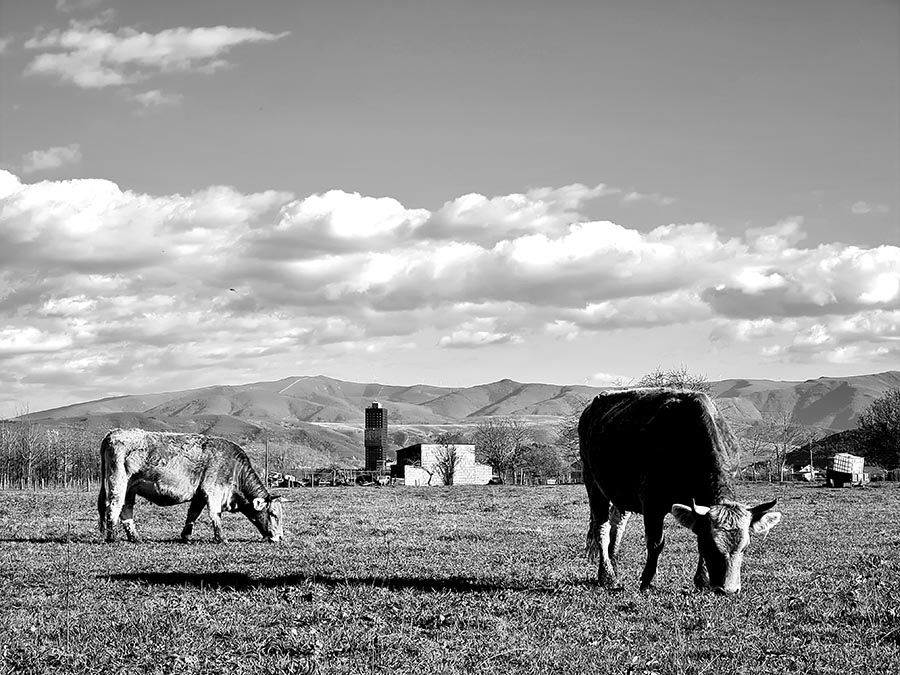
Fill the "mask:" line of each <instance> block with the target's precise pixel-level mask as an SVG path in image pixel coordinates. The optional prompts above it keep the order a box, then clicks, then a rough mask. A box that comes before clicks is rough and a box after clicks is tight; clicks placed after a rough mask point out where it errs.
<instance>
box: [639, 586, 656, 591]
mask: <svg viewBox="0 0 900 675" xmlns="http://www.w3.org/2000/svg"><path fill="white" fill-rule="evenodd" d="M655 590H656V586H654V585H653V584H641V593H649V592H650V591H655Z"/></svg>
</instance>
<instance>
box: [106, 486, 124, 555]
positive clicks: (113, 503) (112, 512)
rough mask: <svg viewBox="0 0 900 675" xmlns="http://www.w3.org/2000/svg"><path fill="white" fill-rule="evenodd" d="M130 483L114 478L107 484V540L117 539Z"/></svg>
mask: <svg viewBox="0 0 900 675" xmlns="http://www.w3.org/2000/svg"><path fill="white" fill-rule="evenodd" d="M127 489H128V485H127V482H126V481H125V480H118V479H116V478H112V479H110V480H109V481H108V482H107V486H106V513H105V516H106V541H107V542H109V543H111V542H114V541H115V540H116V538H117V537H118V533H119V523H120V522H121V520H120V518H121V514H122V508H123V507H124V506H125V494H126V492H127Z"/></svg>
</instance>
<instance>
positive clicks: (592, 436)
mask: <svg viewBox="0 0 900 675" xmlns="http://www.w3.org/2000/svg"><path fill="white" fill-rule="evenodd" d="M578 437H579V445H580V448H581V460H582V463H583V464H584V482H585V487H586V488H587V492H588V498H589V501H590V507H591V524H590V528H589V529H588V534H587V550H588V554H589V555H590V556H591V558H593V557H594V556H596V555H597V554H598V553H599V555H600V563H599V567H598V569H597V580H598V582H599V583H600V584H601V585H603V586H608V587H613V588H616V587H618V586H619V580H618V578H617V560H616V555H617V551H618V548H619V544H620V543H621V541H622V536H623V535H624V533H625V526H626V524H627V522H628V517H629V516H630V515H631V513H632V512H636V513H642V514H644V529H645V533H646V543H647V563H646V565H645V566H644V572H643V574H642V575H641V590H646V589H648V588H650V586H651V584H652V582H653V578H654V577H655V576H656V566H657V562H658V560H659V555H660V553H662V550H663V544H664V535H663V520H664V519H665V517H666V514H668V513H671V514H672V515H673V516H675V518H676V520H677V521H678V522H679V523H681V524H682V525H684V526H685V527H687V528H689V529H690V530H692V531H693V532H694V533H695V534H696V535H697V546H698V549H699V553H700V556H699V561H698V563H697V572H696V574H695V575H694V583H695V584H696V585H697V587H698V588H710V587H711V588H712V589H713V590H714V591H716V592H717V593H723V594H731V593H736V592H738V591H739V590H740V588H741V561H742V559H743V555H744V549H746V548H747V545H748V544H749V543H750V532H753V533H755V534H766V533H768V531H769V530H770V529H772V528H773V527H774V526H775V525H777V524H778V522H779V521H780V520H781V514H780V513H778V512H775V511H772V508H773V507H774V506H775V500H773V501H771V502H766V503H765V504H760V505H759V506H754V507H752V508H750V507H747V506H745V505H743V504H740V503H738V502H736V501H734V496H735V494H734V488H733V487H732V482H731V477H732V475H733V474H734V472H735V470H736V469H737V465H738V448H737V442H736V441H735V438H734V436H733V435H732V433H731V431H730V430H729V429H728V426H727V425H726V423H725V420H724V419H723V418H722V416H721V415H720V414H719V413H718V411H717V410H716V408H715V406H714V405H713V403H712V401H711V400H710V399H709V397H708V396H707V395H706V394H702V393H698V392H693V391H681V390H674V389H630V390H621V391H611V392H605V393H602V394H600V395H599V396H597V397H596V398H595V399H594V400H593V402H592V403H591V404H590V405H588V407H587V408H585V410H584V412H583V413H582V415H581V419H580V421H579V423H578ZM700 505H702V506H700Z"/></svg>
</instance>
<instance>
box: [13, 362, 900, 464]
mask: <svg viewBox="0 0 900 675" xmlns="http://www.w3.org/2000/svg"><path fill="white" fill-rule="evenodd" d="M898 387H900V371H890V372H885V373H879V374H873V375H859V376H853V377H844V378H835V377H821V378H817V379H814V380H807V381H804V382H784V381H772V380H751V379H731V380H722V381H718V382H713V383H712V394H713V396H714V397H715V399H716V404H717V405H718V406H719V408H720V409H721V410H722V412H723V414H725V415H726V416H727V417H728V418H729V419H730V420H732V421H733V422H735V423H738V424H741V423H748V422H753V421H756V420H759V419H762V418H763V417H768V416H781V415H787V416H793V417H794V418H795V419H797V420H799V421H800V422H801V423H802V424H804V425H807V426H814V427H818V428H821V429H827V430H831V431H841V430H845V429H850V428H853V426H854V425H855V422H856V418H857V416H858V415H859V413H860V412H861V411H862V410H864V409H865V408H866V406H868V405H869V404H870V403H871V402H872V401H873V400H875V399H876V398H877V397H878V396H879V395H880V394H881V393H882V392H884V391H885V390H887V389H890V388H898ZM601 390H602V389H601V388H598V387H588V386H573V385H554V384H541V383H522V382H515V381H513V380H509V379H504V380H500V381H498V382H492V383H488V384H481V385H476V386H472V387H458V388H453V387H436V386H431V385H425V384H418V385H412V386H396V385H383V384H378V383H359V382H345V381H342V380H336V379H333V378H329V377H324V376H300V377H288V378H284V379H281V380H275V381H271V382H254V383H250V384H242V385H220V386H213V387H204V388H200V389H191V390H184V391H175V392H167V393H157V394H139V395H131V396H117V397H112V398H104V399H100V400H97V401H87V402H84V403H77V404H74V405H69V406H64V407H61V408H54V409H52V410H44V411H41V412H35V413H31V414H29V415H27V416H26V418H27V419H29V420H32V421H35V422H39V423H41V424H42V425H56V424H70V425H71V424H75V425H79V426H87V427H90V428H94V429H98V430H99V429H101V428H104V429H105V428H110V427H115V426H141V427H144V428H150V429H160V430H173V431H176V430H177V431H200V432H203V433H212V434H216V435H221V436H226V437H230V438H236V439H242V440H245V441H254V440H258V439H259V438H261V437H262V435H263V434H265V435H267V436H268V437H269V438H275V439H285V440H289V441H291V442H297V443H302V444H304V445H305V446H308V447H309V448H310V449H311V450H314V451H315V452H318V453H319V454H320V455H321V456H329V457H332V458H334V459H335V460H341V461H356V460H358V458H359V457H360V456H361V455H362V452H361V447H360V446H361V441H360V435H361V434H360V432H361V428H362V421H363V409H364V408H365V407H366V406H368V405H369V404H370V403H371V402H372V401H378V402H380V403H381V404H382V405H383V406H385V407H386V408H387V409H388V415H389V424H390V426H391V428H392V431H394V432H396V442H397V443H406V442H415V440H414V439H424V438H427V437H429V436H433V435H434V434H436V433H439V432H440V431H446V430H449V429H461V428H466V427H469V428H471V427H472V426H473V425H475V424H477V423H478V421H479V420H481V419H484V418H485V417H491V416H510V417H519V418H522V419H524V420H526V421H528V422H529V423H530V424H532V425H534V426H535V427H539V428H543V430H544V432H545V433H544V435H545V437H549V436H552V433H553V430H555V429H556V427H557V426H558V425H559V422H560V420H561V418H564V417H566V416H569V415H572V414H574V413H576V412H579V411H580V410H582V409H583V408H584V406H585V404H586V402H587V401H589V400H590V398H591V397H593V396H594V395H595V394H596V393H597V392H599V391H601Z"/></svg>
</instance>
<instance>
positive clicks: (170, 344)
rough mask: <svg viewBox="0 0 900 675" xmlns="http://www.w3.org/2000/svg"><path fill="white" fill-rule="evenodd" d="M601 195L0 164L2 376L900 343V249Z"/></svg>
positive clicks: (794, 352)
mask: <svg viewBox="0 0 900 675" xmlns="http://www.w3.org/2000/svg"><path fill="white" fill-rule="evenodd" d="M604 189H605V188H602V187H598V188H583V187H579V186H569V187H567V188H560V189H557V190H551V189H549V188H548V189H539V190H532V191H530V192H528V193H523V194H521V195H510V196H507V197H508V198H504V197H492V198H486V197H485V198H481V197H476V198H472V199H470V198H469V197H466V198H461V199H458V200H451V201H449V202H447V203H448V204H453V205H455V206H454V207H453V208H446V209H442V210H441V218H442V219H443V220H442V222H441V223H440V227H436V226H435V223H436V218H435V214H434V213H430V212H429V211H426V210H423V209H410V208H407V207H406V206H404V205H403V204H402V203H400V202H399V201H397V200H395V199H392V198H389V197H367V196H364V195H359V194H354V193H347V192H343V191H340V190H333V191H329V192H325V193H322V194H317V195H311V196H308V197H305V198H302V199H297V198H295V196H294V195H292V194H290V193H286V192H280V191H275V190H267V191H263V192H259V193H254V194H245V193H242V192H239V191H237V190H236V189H234V188H231V187H226V186H212V187H210V188H206V189H204V190H199V191H196V192H193V193H188V194H167V195H148V194H143V193H138V192H133V191H128V190H122V189H121V188H119V187H118V186H117V185H116V184H115V183H113V182H111V181H107V180H98V179H84V180H57V181H38V182H35V183H23V182H22V181H21V180H20V179H19V178H17V177H16V176H15V175H13V174H11V173H9V172H3V171H0V331H2V332H0V352H2V353H0V358H2V360H3V365H2V368H3V369H4V372H13V373H27V374H28V377H30V378H32V379H34V380H35V382H36V381H37V380H41V381H44V382H45V383H47V386H49V384H50V383H52V382H54V381H56V382H63V381H65V382H66V386H67V387H70V386H71V387H77V386H80V385H78V384H77V383H78V381H82V382H90V383H91V386H92V387H93V386H97V387H101V386H105V387H107V388H115V387H120V386H121V384H120V383H121V381H122V378H123V376H125V375H127V377H128V381H129V382H131V383H133V386H135V387H142V386H144V385H143V384H142V383H149V384H147V385H146V386H147V388H159V387H161V386H163V385H162V384H161V383H162V382H169V381H170V380H166V379H165V378H167V377H169V378H170V379H171V382H172V383H173V386H175V385H177V382H178V378H177V376H176V371H179V372H182V373H196V374H197V375H196V378H200V379H202V377H207V375H208V376H209V377H210V378H211V381H212V382H215V381H222V379H223V375H222V373H223V372H225V371H227V373H228V374H229V375H228V379H231V380H233V379H234V378H236V377H242V376H243V375H241V374H242V373H246V377H248V378H252V377H256V375H255V373H256V369H257V368H258V365H257V364H260V363H270V362H272V360H276V361H277V362H278V363H289V364H292V365H290V368H292V369H293V368H294V367H295V365H293V364H299V363H302V364H305V366H304V367H309V368H316V367H317V366H316V365H315V364H316V363H321V361H316V359H324V358H331V357H334V358H341V355H343V354H364V353H367V350H369V349H376V350H380V352H381V353H383V354H390V353H391V352H396V350H398V349H401V348H403V349H404V350H407V349H408V347H409V345H410V344H414V345H418V348H420V349H433V348H434V347H441V348H446V349H466V348H468V349H474V348H480V347H489V346H492V345H493V346H494V349H500V348H501V347H502V346H504V345H507V346H508V345H514V344H524V343H525V341H526V340H527V341H528V342H536V341H539V340H541V339H543V340H545V341H546V342H545V344H546V343H547V342H549V343H553V340H552V338H554V337H555V338H558V339H559V341H558V342H556V343H555V344H557V345H558V346H560V347H561V348H564V349H568V348H569V345H570V343H575V341H577V340H582V341H583V340H585V339H586V338H590V337H591V336H592V335H596V334H598V333H602V332H604V331H611V330H616V331H641V330H645V329H646V328H648V327H666V326H672V325H676V324H691V325H692V326H694V327H695V328H698V329H699V332H701V334H702V331H704V330H707V329H708V331H709V333H710V337H711V339H713V340H715V342H716V345H717V346H716V348H717V350H725V349H728V348H729V346H730V344H731V343H736V344H737V343H740V345H741V349H743V350H745V351H746V350H753V349H755V350H756V351H759V352H762V351H763V350H766V351H765V353H766V354H767V355H768V356H770V357H772V358H777V359H791V360H804V359H814V358H817V356H816V354H817V353H823V354H825V353H827V354H829V356H828V358H831V359H834V360H840V359H844V360H847V359H857V360H859V361H864V362H866V363H868V362H875V361H878V362H879V363H880V362H886V361H887V360H888V359H889V358H890V357H891V355H893V354H896V350H897V345H898V324H900V316H898V314H900V288H898V281H897V280H898V278H900V274H898V270H900V248H897V247H890V246H881V247H874V248H862V247H854V246H845V245H841V244H822V245H819V246H815V247H808V248H803V247H802V246H801V242H802V240H803V237H802V230H801V229H800V224H799V222H798V221H796V220H792V221H784V222H782V223H779V224H777V225H775V226H774V227H773V228H765V229H758V230H753V231H750V232H748V233H747V234H746V236H744V237H725V236H723V235H722V234H721V232H720V231H719V230H717V229H716V228H715V227H714V226H712V225H710V224H706V223H694V224H670V225H665V226H662V227H658V228H655V229H653V230H651V231H649V232H642V231H639V230H635V229H630V228H627V227H623V226H621V225H618V224H616V223H613V222H609V221H603V220H600V221H589V220H586V219H585V218H584V216H583V215H581V214H580V212H579V209H580V206H579V205H580V204H581V203H582V202H583V200H584V199H585V198H590V195H592V194H598V193H599V192H601V191H602V190H604ZM467 200H470V201H467ZM467 203H468V204H469V205H470V208H469V207H467V208H463V205H465V204H467ZM475 211H477V212H478V213H479V214H480V215H479V216H473V215H472V214H473V213H474V212H475ZM482 216H484V219H483V220H482ZM482 222H493V223H495V224H496V225H497V228H498V232H493V228H491V227H486V226H485V227H482V226H481V225H479V224H478V223H482ZM429 228H434V229H429ZM232 289H233V290H232ZM575 344H577V343H575ZM405 353H406V352H405ZM487 353H492V352H487ZM98 356H102V357H103V358H102V359H98V358H97V357H98ZM867 359H868V361H866V360H867ZM296 367H300V366H296ZM211 373H214V374H211ZM201 376H202V377H201ZM22 377H24V376H17V378H18V379H17V380H16V381H17V382H19V381H20V380H21V379H22ZM185 377H186V376H185ZM191 377H192V378H193V377H194V376H193V375H192V376H191ZM54 378H57V379H56V380H54ZM65 378H70V379H69V380H67V379H65ZM160 378H162V379H160ZM192 381H196V380H192ZM16 386H17V387H24V386H25V385H23V384H21V383H20V384H19V385H16ZM15 391H19V389H15ZM73 391H75V390H73ZM77 391H80V390H77Z"/></svg>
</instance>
